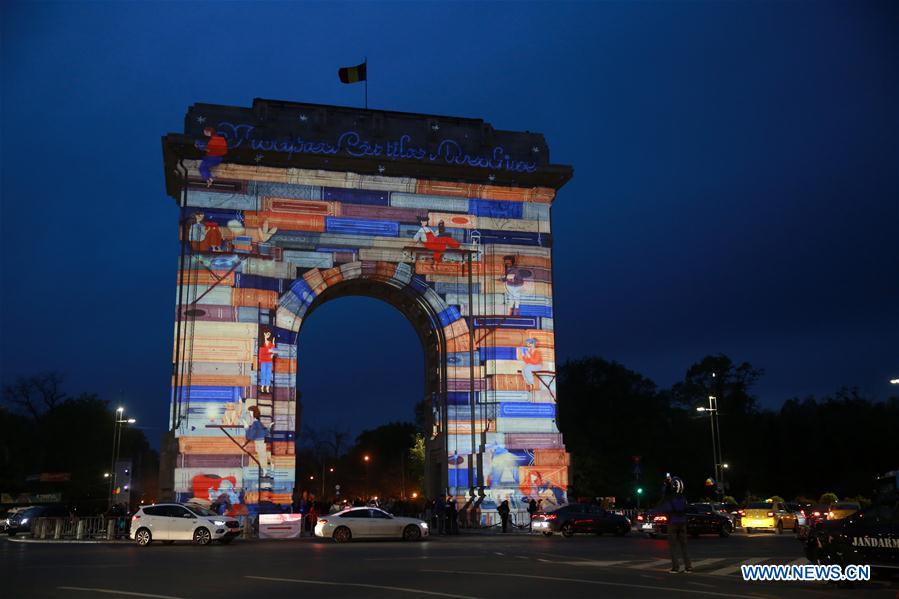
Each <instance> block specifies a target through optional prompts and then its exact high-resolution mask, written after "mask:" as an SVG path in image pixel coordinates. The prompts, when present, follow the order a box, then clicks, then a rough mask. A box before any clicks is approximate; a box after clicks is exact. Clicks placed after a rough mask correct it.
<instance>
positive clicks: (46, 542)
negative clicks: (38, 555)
mask: <svg viewBox="0 0 899 599" xmlns="http://www.w3.org/2000/svg"><path fill="white" fill-rule="evenodd" d="M9 542H10V543H33V544H35V545H128V544H131V543H132V542H133V541H125V540H118V541H107V540H105V539H104V540H96V539H93V540H86V541H76V540H75V539H19V538H16V537H9Z"/></svg>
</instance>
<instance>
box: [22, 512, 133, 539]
mask: <svg viewBox="0 0 899 599" xmlns="http://www.w3.org/2000/svg"><path fill="white" fill-rule="evenodd" d="M127 522H128V518H112V519H109V518H106V517H105V516H92V517H90V518H38V519H36V520H35V521H34V523H33V524H32V526H31V537H32V538H34V539H71V540H75V541H92V540H108V539H117V538H122V537H127V536H128V528H127Z"/></svg>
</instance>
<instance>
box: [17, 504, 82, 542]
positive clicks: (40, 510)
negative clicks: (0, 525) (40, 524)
mask: <svg viewBox="0 0 899 599" xmlns="http://www.w3.org/2000/svg"><path fill="white" fill-rule="evenodd" d="M68 517H69V508H67V507H66V506H64V505H59V504H55V505H35V506H31V507H27V508H25V509H23V510H21V511H18V512H16V513H15V514H13V515H12V516H11V517H10V518H9V522H8V524H7V525H6V534H8V535H9V536H11V537H14V536H16V535H17V534H19V533H20V532H31V526H32V524H34V521H35V520H37V519H38V518H68Z"/></svg>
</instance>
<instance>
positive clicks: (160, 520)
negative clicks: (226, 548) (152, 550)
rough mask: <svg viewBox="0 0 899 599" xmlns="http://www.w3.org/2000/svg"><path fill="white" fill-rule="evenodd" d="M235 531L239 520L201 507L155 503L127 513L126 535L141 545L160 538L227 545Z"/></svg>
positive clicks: (234, 535)
mask: <svg viewBox="0 0 899 599" xmlns="http://www.w3.org/2000/svg"><path fill="white" fill-rule="evenodd" d="M239 534H240V522H238V521H237V520H234V519H232V518H228V517H227V516H220V515H218V514H216V513H215V512H213V511H212V510H208V509H206V508H204V507H202V506H199V505H196V504H193V503H157V504H154V505H145V506H141V507H140V508H138V510H137V511H136V512H135V513H134V515H133V516H131V529H130V532H129V537H130V538H131V539H132V540H134V541H135V542H136V543H137V544H138V545H140V546H141V547H144V546H146V545H149V544H150V543H152V542H153V541H162V542H163V544H165V545H171V544H172V543H174V542H175V541H193V542H194V543H195V544H197V545H209V544H210V543H212V542H213V541H218V542H220V543H222V544H226V545H227V544H228V543H230V542H231V541H232V540H233V539H234V537H236V536H238V535H239Z"/></svg>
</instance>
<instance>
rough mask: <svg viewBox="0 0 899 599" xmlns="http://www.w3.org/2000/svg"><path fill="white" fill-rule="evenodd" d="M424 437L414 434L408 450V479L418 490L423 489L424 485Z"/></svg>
mask: <svg viewBox="0 0 899 599" xmlns="http://www.w3.org/2000/svg"><path fill="white" fill-rule="evenodd" d="M425 451H426V449H425V436H424V435H423V434H421V433H415V440H414V443H413V444H412V447H410V448H409V460H408V470H409V479H410V480H411V481H412V483H413V485H414V486H415V487H416V488H418V489H423V488H424V483H425Z"/></svg>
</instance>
